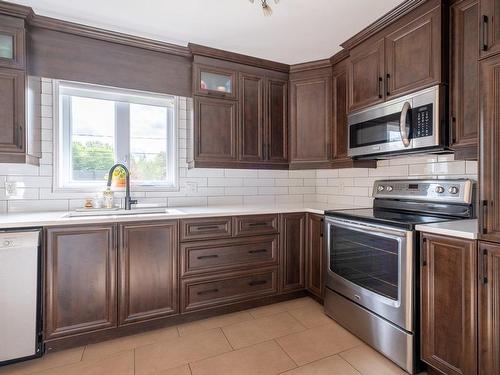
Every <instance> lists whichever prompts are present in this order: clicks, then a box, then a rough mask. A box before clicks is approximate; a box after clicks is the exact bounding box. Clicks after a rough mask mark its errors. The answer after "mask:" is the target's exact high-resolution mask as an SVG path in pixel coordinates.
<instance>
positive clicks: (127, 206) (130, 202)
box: [108, 163, 137, 210]
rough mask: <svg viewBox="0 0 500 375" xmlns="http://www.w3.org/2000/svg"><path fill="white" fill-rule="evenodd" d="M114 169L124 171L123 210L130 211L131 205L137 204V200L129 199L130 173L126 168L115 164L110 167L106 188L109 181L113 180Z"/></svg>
mask: <svg viewBox="0 0 500 375" xmlns="http://www.w3.org/2000/svg"><path fill="white" fill-rule="evenodd" d="M116 168H122V169H123V170H124V171H125V182H126V186H125V209H126V210H130V209H132V205H133V204H137V200H135V199H132V198H130V171H129V170H128V168H127V167H126V166H125V165H124V164H121V163H118V164H115V165H113V166H112V167H111V169H110V170H109V174H108V187H110V186H111V181H112V179H113V172H114V171H115V169H116Z"/></svg>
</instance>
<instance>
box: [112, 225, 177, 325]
mask: <svg viewBox="0 0 500 375" xmlns="http://www.w3.org/2000/svg"><path fill="white" fill-rule="evenodd" d="M177 233H178V225H177V222H176V221H173V222H165V223H156V224H152V223H147V224H125V225H121V226H120V252H119V265H120V266H119V267H120V268H119V295H120V310H119V311H120V313H119V317H120V318H119V319H120V320H119V323H120V324H126V323H133V322H137V321H142V320H148V319H154V318H161V317H165V316H169V315H173V314H176V313H177V312H178V310H179V308H178V297H179V292H178V288H177V257H178V236H177Z"/></svg>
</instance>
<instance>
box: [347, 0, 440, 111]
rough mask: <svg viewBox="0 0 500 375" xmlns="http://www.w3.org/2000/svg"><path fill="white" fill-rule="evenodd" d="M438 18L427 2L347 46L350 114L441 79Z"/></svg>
mask: <svg viewBox="0 0 500 375" xmlns="http://www.w3.org/2000/svg"><path fill="white" fill-rule="evenodd" d="M442 16H443V9H442V5H441V2H440V1H437V0H433V1H429V2H427V3H425V4H424V5H422V6H421V7H420V8H418V9H416V10H415V11H412V12H410V13H409V14H408V15H406V16H404V17H403V18H401V19H399V20H398V21H396V22H395V23H393V24H391V25H389V26H388V27H386V28H385V29H383V30H382V31H380V32H378V33H377V34H375V35H374V36H372V37H371V38H369V39H367V40H365V41H364V42H362V43H361V44H358V45H357V46H355V47H353V48H352V50H351V51H350V55H351V56H350V59H349V111H350V112H353V111H356V110H359V109H361V108H365V107H367V106H371V105H374V104H377V103H380V102H383V101H385V100H390V99H392V98H395V97H398V96H402V95H405V94H408V93H410V92H413V91H416V90H419V89H423V88H426V87H429V86H432V85H435V84H438V83H441V82H442V70H443V69H442V66H441V60H442V56H441V55H442V52H441V50H442V45H443V43H442V39H443V36H442V32H441V27H442Z"/></svg>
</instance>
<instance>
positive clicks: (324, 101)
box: [291, 76, 332, 163]
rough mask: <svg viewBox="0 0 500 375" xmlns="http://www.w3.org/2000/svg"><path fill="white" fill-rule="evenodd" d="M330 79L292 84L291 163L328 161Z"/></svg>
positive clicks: (314, 78)
mask: <svg viewBox="0 0 500 375" xmlns="http://www.w3.org/2000/svg"><path fill="white" fill-rule="evenodd" d="M331 107H332V78H331V77H330V76H325V77H313V78H310V79H305V80H299V81H292V82H291V130H292V134H291V140H292V145H291V150H292V156H291V162H292V163H321V162H328V161H329V159H330V154H331V149H330V148H331V147H330V144H331V143H330V138H331V121H332V120H331Z"/></svg>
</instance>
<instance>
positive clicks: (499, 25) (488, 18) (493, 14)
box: [479, 0, 500, 57]
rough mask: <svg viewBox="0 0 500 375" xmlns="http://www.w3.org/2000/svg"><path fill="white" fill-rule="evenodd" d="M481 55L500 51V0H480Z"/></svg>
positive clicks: (485, 55)
mask: <svg viewBox="0 0 500 375" xmlns="http://www.w3.org/2000/svg"><path fill="white" fill-rule="evenodd" d="M479 7H480V13H479V15H480V16H479V33H480V36H479V40H480V51H481V57H487V56H492V55H494V54H496V53H498V52H500V0H479Z"/></svg>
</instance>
